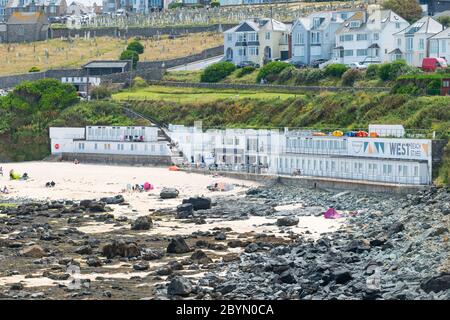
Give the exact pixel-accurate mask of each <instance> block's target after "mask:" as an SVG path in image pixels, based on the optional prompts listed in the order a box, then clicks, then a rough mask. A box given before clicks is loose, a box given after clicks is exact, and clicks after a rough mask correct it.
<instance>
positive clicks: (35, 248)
mask: <svg viewBox="0 0 450 320" xmlns="http://www.w3.org/2000/svg"><path fill="white" fill-rule="evenodd" d="M20 253H21V254H22V255H23V256H24V257H29V258H42V257H45V256H47V253H46V252H45V251H44V249H42V247H41V246H39V245H32V246H30V247H27V248H25V249H23V250H22V251H21V252H20Z"/></svg>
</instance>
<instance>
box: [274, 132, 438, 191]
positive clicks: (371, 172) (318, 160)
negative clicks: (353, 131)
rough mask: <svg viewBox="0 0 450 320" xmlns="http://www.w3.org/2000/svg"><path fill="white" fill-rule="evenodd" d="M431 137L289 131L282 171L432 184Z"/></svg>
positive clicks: (319, 175) (332, 176) (280, 166)
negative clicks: (346, 135) (302, 133)
mask: <svg viewBox="0 0 450 320" xmlns="http://www.w3.org/2000/svg"><path fill="white" fill-rule="evenodd" d="M431 147H432V142H431V140H429V139H405V138H369V137H366V138H359V137H345V136H342V137H333V136H302V135H298V134H296V132H295V131H294V132H288V133H286V142H285V145H284V147H283V149H282V150H281V153H280V156H279V160H278V172H279V173H281V174H292V173H293V172H295V171H298V170H299V171H300V173H301V175H306V176H318V177H329V178H340V179H349V180H368V181H379V182H389V183H401V184H430V183H431V180H432V172H431V166H432V156H431V155H432V153H431Z"/></svg>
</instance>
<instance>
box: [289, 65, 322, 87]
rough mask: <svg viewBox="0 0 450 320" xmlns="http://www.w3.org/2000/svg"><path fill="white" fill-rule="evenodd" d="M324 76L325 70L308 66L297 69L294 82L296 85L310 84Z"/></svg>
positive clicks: (315, 82)
mask: <svg viewBox="0 0 450 320" xmlns="http://www.w3.org/2000/svg"><path fill="white" fill-rule="evenodd" d="M325 77H326V73H325V70H323V69H317V68H308V69H300V70H297V74H296V78H295V84H297V85H311V84H317V83H318V82H319V81H320V80H322V79H324V78H325Z"/></svg>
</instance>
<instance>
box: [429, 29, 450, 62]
mask: <svg viewBox="0 0 450 320" xmlns="http://www.w3.org/2000/svg"><path fill="white" fill-rule="evenodd" d="M428 40H429V42H428V44H429V48H430V50H429V53H430V55H429V56H430V57H431V58H443V59H446V60H447V63H450V29H449V28H447V29H444V30H442V31H441V32H439V33H437V34H435V35H434V36H432V37H430V38H429V39H428Z"/></svg>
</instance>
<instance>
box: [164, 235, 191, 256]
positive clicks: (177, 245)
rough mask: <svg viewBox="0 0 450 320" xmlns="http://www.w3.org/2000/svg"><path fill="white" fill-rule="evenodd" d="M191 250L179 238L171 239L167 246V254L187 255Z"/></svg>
mask: <svg viewBox="0 0 450 320" xmlns="http://www.w3.org/2000/svg"><path fill="white" fill-rule="evenodd" d="M190 251H191V248H189V246H188V245H187V243H186V241H184V239H183V238H182V237H180V236H177V237H175V238H172V239H171V240H170V243H169V245H168V246H167V253H187V252H190Z"/></svg>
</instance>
